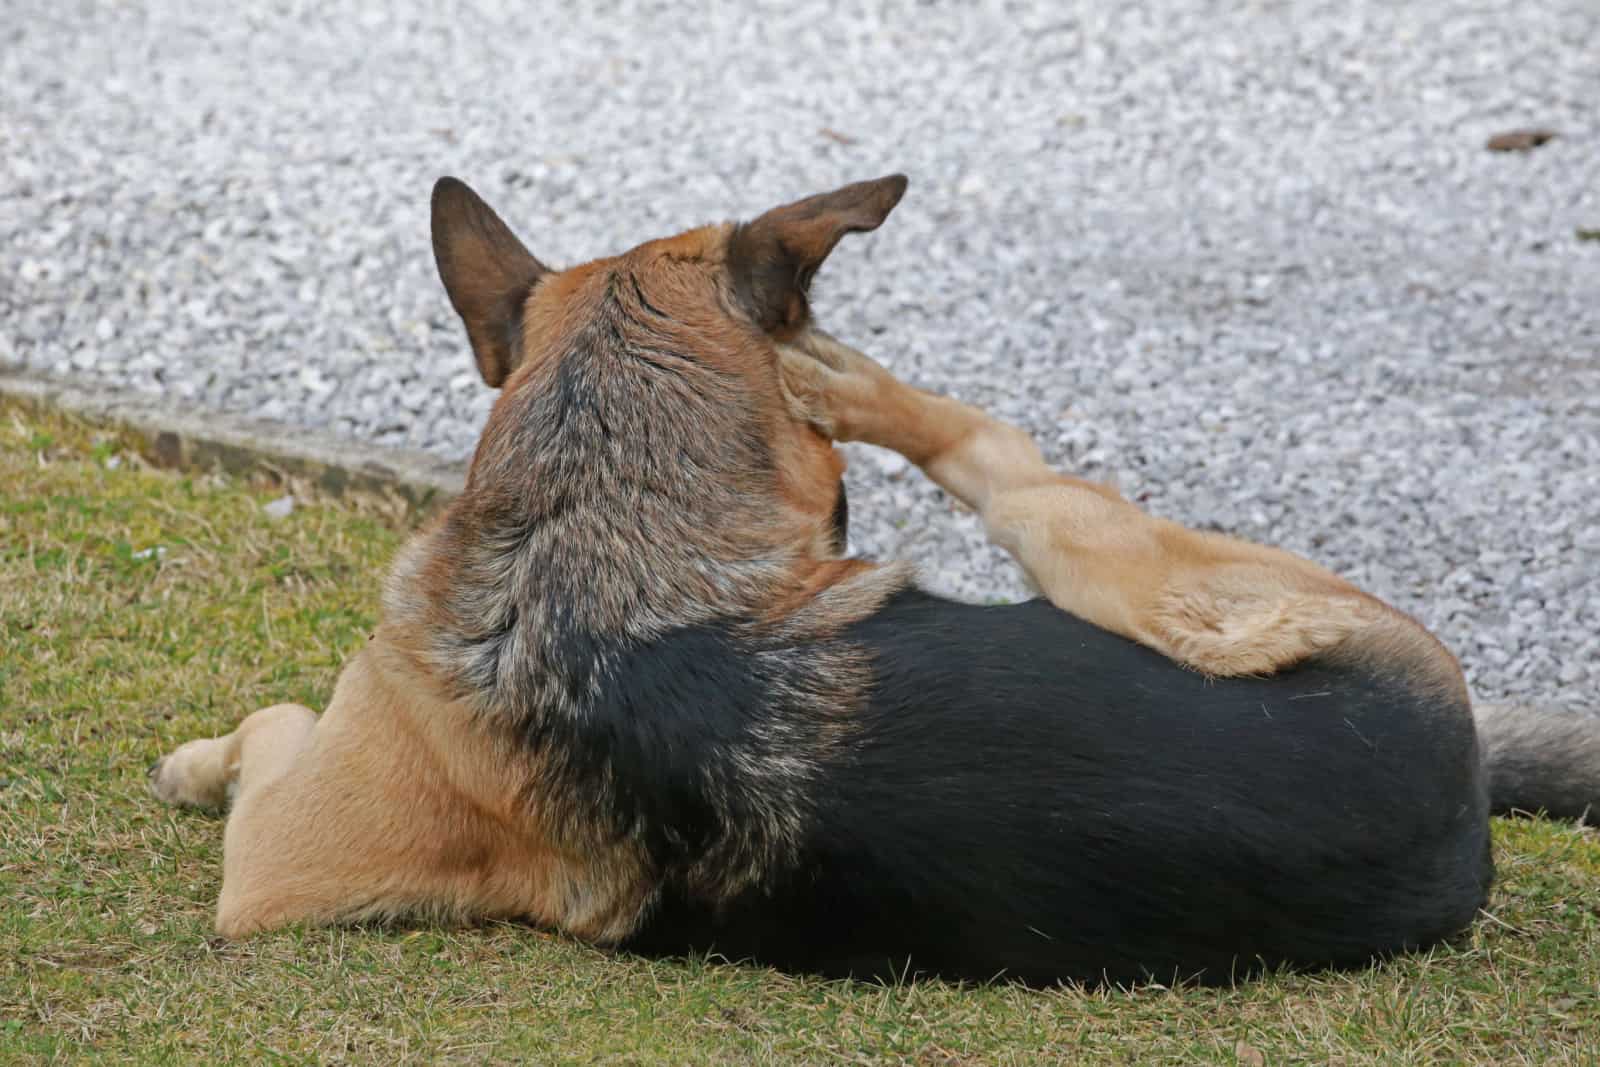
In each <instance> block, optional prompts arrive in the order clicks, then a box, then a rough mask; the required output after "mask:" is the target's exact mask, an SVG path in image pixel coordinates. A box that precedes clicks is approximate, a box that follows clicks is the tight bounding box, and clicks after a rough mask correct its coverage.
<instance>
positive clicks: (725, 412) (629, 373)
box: [433, 175, 906, 628]
mask: <svg viewBox="0 0 1600 1067" xmlns="http://www.w3.org/2000/svg"><path fill="white" fill-rule="evenodd" d="M905 187H906V180H905V178H904V177H901V176H899V175H894V176H891V177H886V178H880V179H877V180H875V181H868V182H860V183H857V184H854V185H848V186H845V187H844V188H842V189H838V190H835V191H834V192H831V193H824V194H821V195H818V196H813V197H809V198H807V199H804V200H800V201H797V202H795V203H792V204H786V205H784V206H782V207H778V208H774V209H773V210H771V211H768V212H767V213H765V214H763V215H761V216H760V217H758V218H756V219H754V220H753V221H750V222H745V223H725V224H721V225H711V226H703V227H700V228H698V229H693V230H689V231H686V232H684V233H681V234H679V235H677V236H675V237H668V238H664V239H661V240H655V241H649V242H647V243H645V244H642V245H639V246H638V247H636V248H634V249H632V250H630V251H628V252H625V253H623V254H621V255H617V256H612V257H609V258H604V259H597V260H594V261H592V262H590V263H585V264H583V265H581V266H577V267H572V268H569V269H566V270H559V271H558V270H554V269H552V268H550V267H548V266H546V265H545V264H544V263H542V262H541V261H540V260H538V259H537V258H535V257H534V256H533V254H532V253H530V252H529V251H528V250H527V248H525V247H524V246H523V244H522V242H521V241H519V240H518V239H517V238H516V236H515V235H513V233H512V232H511V230H510V228H509V227H508V226H507V225H506V224H505V223H504V222H502V221H501V219H500V218H499V216H498V215H496V214H495V212H494V211H493V210H492V209H490V207H489V206H488V205H487V204H485V203H484V202H483V200H482V199H480V198H479V197H478V196H477V194H476V193H474V192H473V191H472V190H471V189H469V188H468V187H467V186H466V185H464V184H463V183H461V182H460V181H457V180H455V179H453V178H445V179H442V180H441V181H440V182H439V183H438V185H437V186H436V187H435V189H434V194H433V244H434V253H435V258H436V260H437V263H438V267H439V275H440V278H441V279H442V280H443V282H444V286H445V289H446V291H447V292H448V294H449V297H450V302H451V304H452V305H454V307H455V309H456V311H457V312H458V313H459V314H460V315H461V318H462V321H463V322H464V323H465V325H466V328H467V336H468V338H469V340H470V341H471V344H472V351H473V355H474V357H475V358H476V360H477V364H478V369H479V371H480V373H481V374H482V375H483V379H484V381H485V382H487V383H488V384H489V385H491V386H496V387H499V388H500V389H501V395H500V396H499V397H498V398H497V400H496V403H495V406H494V409H493V411H492V412H491V414H490V417H489V420H488V423H487V425H486V426H485V428H484V431H483V435H482V438H481V439H480V441H479V444H478V449H477V452H476V454H475V456H474V458H473V463H472V468H471V471H470V473H469V475H468V481H467V487H466V491H465V492H464V493H463V495H462V498H460V499H459V500H458V501H457V502H456V504H455V505H453V507H452V518H451V520H450V528H451V529H452V530H453V531H454V536H453V540H454V542H455V545H456V547H455V549H453V551H457V552H460V553H465V555H464V556H463V559H466V560H467V564H468V565H470V566H469V569H472V570H473V573H471V574H468V573H464V572H462V571H461V568H460V567H456V568H454V570H455V573H453V574H452V576H451V577H450V579H449V580H450V581H453V582H456V583H458V584H460V583H466V584H473V583H478V582H482V583H484V584H486V585H487V584H490V583H492V582H493V581H495V580H496V577H495V576H496V568H497V567H500V566H502V565H503V564H504V560H503V559H502V561H501V563H494V562H492V561H490V560H489V559H488V557H487V556H485V557H484V560H485V561H484V563H483V564H482V566H481V567H480V566H478V565H477V564H473V563H472V562H471V558H468V557H469V556H470V557H472V558H476V556H473V553H477V552H478V546H481V545H486V544H506V545H512V544H514V545H516V546H518V550H519V551H524V552H525V553H526V554H527V557H528V558H526V559H524V560H523V561H522V562H521V563H519V565H518V568H517V573H519V574H520V573H528V572H529V571H530V569H533V570H536V572H537V573H538V575H539V578H538V581H539V582H540V583H542V584H541V586H540V593H539V597H538V598H539V599H543V598H544V597H546V596H550V597H555V596H561V595H564V594H563V593H562V591H561V588H562V587H565V586H570V588H568V589H567V590H566V593H567V594H569V599H568V601H566V602H564V603H568V604H578V605H580V606H586V607H585V608H584V610H589V609H592V612H591V614H592V615H593V616H594V617H593V618H591V619H590V621H589V622H588V623H587V625H591V626H598V627H602V628H603V627H605V626H608V625H631V624H630V623H627V622H624V621H623V616H625V615H627V614H628V613H629V612H630V611H631V612H633V613H634V614H640V613H644V614H653V615H654V616H656V617H658V618H659V617H663V616H679V615H682V614H685V613H686V612H688V608H687V607H686V605H695V604H698V605H701V606H702V607H707V606H714V607H715V608H716V610H730V611H743V610H750V609H752V607H753V605H756V604H760V603H763V602H765V603H767V604H769V605H770V604H771V603H772V602H773V600H774V598H779V599H782V600H786V601H795V602H797V601H799V600H804V599H805V598H806V597H808V596H810V595H812V594H814V593H815V592H816V591H818V590H819V589H821V588H824V587H827V586H828V585H829V583H830V582H833V581H836V580H840V579H839V577H838V574H839V573H842V572H838V571H837V570H836V569H835V570H834V571H833V572H830V573H832V574H833V575H834V576H833V577H828V576H827V575H826V574H824V573H823V571H824V570H825V568H823V569H819V567H818V565H819V564H821V563H823V562H824V561H827V560H832V559H834V558H836V557H837V555H838V554H839V553H840V552H842V550H843V544H842V536H841V535H842V529H841V526H842V523H843V518H844V503H843V499H842V481H841V477H840V475H841V473H842V471H843V468H844V464H843V460H842V459H841V458H840V457H839V456H838V455H837V453H836V452H835V450H834V448H833V446H832V443H831V442H829V441H827V440H826V439H824V438H823V437H821V436H819V435H818V434H817V433H816V431H815V430H813V429H812V428H811V427H810V426H809V425H808V424H807V423H806V422H805V420H804V419H803V418H801V417H799V416H797V414H795V413H794V412H791V410H790V408H789V405H788V403H787V402H786V399H785V395H784V392H783V388H782V385H781V384H780V376H779V370H778V354H777V348H776V347H775V346H776V345H777V344H779V343H780V342H783V341H787V340H791V339H794V338H795V337H797V336H798V335H800V334H801V333H803V332H804V331H805V330H807V329H808V327H809V325H810V322H811V311H810V305H809V302H808V298H807V294H808V291H809V288H810V285H811V280H812V277H813V276H814V275H815V273H816V271H817V269H818V268H819V267H820V266H821V265H822V263H823V261H824V260H825V259H826V258H827V257H828V255H829V253H830V252H832V250H833V248H834V246H835V245H836V244H837V243H838V242H839V240H840V238H842V237H843V236H844V235H845V234H848V233H853V232H859V231H864V230H872V229H875V228H877V227H878V226H879V225H880V224H881V223H882V222H883V221H884V219H885V218H886V217H887V216H888V214H889V212H890V211H891V210H892V209H893V208H894V206H895V204H896V203H898V202H899V200H900V197H901V195H902V194H903V193H904V191H905ZM469 549H470V551H469ZM485 551H486V550H485ZM442 580H443V577H442V575H441V581H442ZM530 595H531V594H530ZM528 607H530V605H524V607H523V609H522V610H527V609H528ZM612 608H615V610H611V609H612ZM602 609H604V610H602ZM562 610H569V609H568V608H565V607H564V608H563V609H562Z"/></svg>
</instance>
